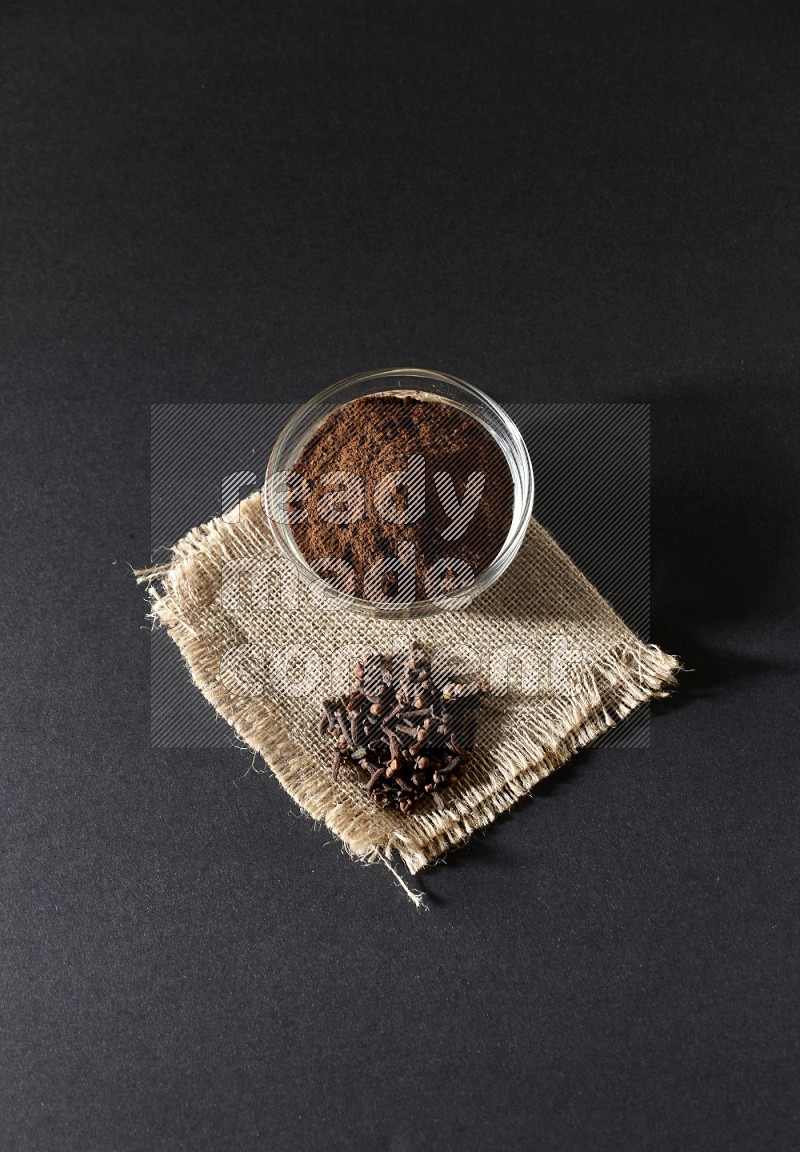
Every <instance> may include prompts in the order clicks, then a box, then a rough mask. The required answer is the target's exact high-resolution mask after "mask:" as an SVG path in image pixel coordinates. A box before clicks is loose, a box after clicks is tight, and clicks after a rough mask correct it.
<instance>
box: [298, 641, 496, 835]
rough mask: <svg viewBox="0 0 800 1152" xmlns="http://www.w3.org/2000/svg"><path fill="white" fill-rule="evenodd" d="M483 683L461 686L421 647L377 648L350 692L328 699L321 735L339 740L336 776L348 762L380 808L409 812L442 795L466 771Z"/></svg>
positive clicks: (440, 802) (358, 669)
mask: <svg viewBox="0 0 800 1152" xmlns="http://www.w3.org/2000/svg"><path fill="white" fill-rule="evenodd" d="M487 692H488V685H487V684H486V683H485V682H484V681H480V682H478V683H475V684H463V683H460V682H458V681H457V680H456V679H455V678H454V677H453V676H452V675H450V674H448V673H445V672H443V671H442V670H440V669H438V668H436V667H434V668H433V670H432V667H431V661H430V660H429V659H428V658H427V657H426V656H425V654H424V653H423V652H422V651H421V650H420V649H417V648H415V649H412V651H411V652H410V653H408V654H406V655H405V656H381V655H378V654H373V655H370V656H368V657H367V659H366V660H364V661H363V663H360V664H357V665H356V667H355V682H354V684H353V687H352V689H351V691H350V694H349V695H347V696H341V697H338V698H334V699H329V700H324V701H323V709H324V711H323V714H322V717H321V719H320V725H319V730H320V734H321V735H325V734H326V733H328V734H330V735H331V736H333V737H334V738H335V740H336V749H335V751H334V754H333V767H332V775H333V779H334V780H336V779H337V778H338V776H339V772H340V770H341V767H342V765H343V764H344V763H345V762H346V761H348V760H349V761H350V762H352V763H353V764H355V765H356V766H357V767H358V768H359V770H360V771H361V772H362V773H363V774H365V777H366V780H365V788H366V791H367V793H368V794H369V795H370V796H371V797H372V798H373V800H374V801H375V803H376V804H379V805H380V806H381V807H382V808H395V809H398V810H399V811H400V812H402V813H403V814H405V813H408V812H410V811H411V810H412V809H413V808H414V806H415V805H416V804H417V803H418V802H419V801H421V800H424V799H425V797H426V796H429V795H432V796H433V801H434V803H435V804H436V806H437V808H444V807H445V806H446V805H445V799H444V797H443V795H442V793H443V792H444V791H445V790H446V789H447V788H449V787H450V786H451V785H452V784H453V783H454V782H455V781H456V780H457V779H458V777H459V774H460V772H461V771H462V770H463V767H464V762H465V756H466V753H467V749H468V748H469V747H470V746H471V744H472V739H473V735H474V728H475V722H476V711H477V706H478V703H479V701H480V699H481V697H482V696H484V695H486V693H487Z"/></svg>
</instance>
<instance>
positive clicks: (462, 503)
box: [288, 393, 514, 600]
mask: <svg viewBox="0 0 800 1152" xmlns="http://www.w3.org/2000/svg"><path fill="white" fill-rule="evenodd" d="M293 473H294V477H295V480H296V484H297V486H296V487H295V489H294V492H293V494H292V497H291V499H290V502H289V505H288V507H289V508H290V509H291V510H292V512H293V515H292V520H293V522H292V524H291V530H292V533H293V536H294V539H295V541H296V543H297V546H298V548H299V550H300V552H301V553H302V554H303V556H304V557H305V558H306V560H307V561H308V562H309V563H310V564H311V565H312V566H314V567H315V568H316V570H317V571H318V572H319V573H320V575H321V576H323V578H324V579H326V580H328V581H329V582H330V583H332V584H334V585H335V586H337V587H339V588H341V589H343V590H344V591H347V592H349V593H351V594H353V595H357V596H361V597H365V598H367V599H373V600H375V599H382V598H399V599H428V598H433V596H434V595H435V594H437V593H438V594H441V593H443V592H444V593H446V592H448V591H453V590H458V589H460V588H462V587H468V586H469V583H470V578H469V573H471V574H472V578H473V579H474V577H476V576H478V575H480V573H481V572H483V571H484V570H485V569H486V568H487V567H488V566H489V564H491V562H492V561H493V560H494V558H495V557H496V556H497V554H498V552H499V551H500V549H501V548H502V546H503V544H504V542H505V540H506V537H507V536H508V532H509V529H510V527H511V521H512V513H513V503H514V485H513V479H512V476H511V472H510V469H509V467H508V464H507V462H506V459H505V456H504V454H503V452H502V449H501V448H500V446H499V444H498V443H497V441H496V440H495V439H494V437H493V436H492V435H491V434H490V433H489V432H488V431H487V430H486V429H485V428H484V427H483V425H482V424H480V423H479V422H478V421H477V420H475V419H474V418H473V417H472V416H470V415H469V414H468V413H466V412H465V411H463V410H461V409H459V408H456V407H453V406H452V405H450V404H447V403H444V402H440V401H436V400H428V399H421V398H419V397H417V396H414V395H410V394H401V395H395V394H390V393H385V394H375V395H372V396H363V397H360V398H359V399H357V400H353V401H351V402H350V403H347V404H344V405H342V406H341V407H339V408H337V409H336V410H335V411H333V412H332V413H331V414H330V415H329V416H328V417H327V418H326V419H325V420H324V421H323V422H322V424H321V425H320V426H319V427H318V428H317V429H316V430H315V431H314V432H313V433H312V435H311V436H310V437H309V439H308V441H307V442H306V443H305V445H304V446H303V448H302V450H301V452H300V454H299V456H298V458H297V460H296V462H295V464H294V467H293ZM298 478H299V479H298ZM398 558H402V563H401V561H400V560H399V559H398ZM343 572H344V573H346V574H347V575H348V579H347V580H343V576H342V573H343ZM412 575H413V578H414V580H415V586H414V591H413V594H410V593H409V592H408V578H409V577H410V576H412ZM348 581H349V582H348ZM404 581H405V586H404ZM404 589H405V590H404Z"/></svg>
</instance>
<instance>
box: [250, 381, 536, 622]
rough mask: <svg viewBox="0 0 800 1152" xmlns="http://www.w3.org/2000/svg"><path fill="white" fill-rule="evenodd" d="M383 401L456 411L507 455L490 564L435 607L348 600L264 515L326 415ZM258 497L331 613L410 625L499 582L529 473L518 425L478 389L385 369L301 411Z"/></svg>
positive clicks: (524, 506)
mask: <svg viewBox="0 0 800 1152" xmlns="http://www.w3.org/2000/svg"><path fill="white" fill-rule="evenodd" d="M386 394H393V395H400V396H403V395H411V396H415V397H417V398H418V399H420V400H433V401H438V402H440V403H445V404H449V405H451V406H452V407H454V408H458V409H460V410H461V411H462V412H465V413H467V414H468V415H469V416H471V417H472V418H473V419H474V420H477V421H478V423H479V424H481V425H482V426H483V427H484V428H485V429H486V431H487V432H489V433H490V434H491V435H492V437H493V438H494V439H495V440H496V442H497V443H498V445H499V446H500V448H501V450H502V452H503V455H504V456H505V459H506V462H507V464H508V468H509V471H510V472H511V478H512V481H513V485H514V503H513V510H512V518H511V527H510V528H509V531H508V535H507V536H506V539H505V543H504V544H503V546H502V547H501V549H500V551H499V552H498V553H497V555H496V556H495V558H494V560H493V561H492V562H491V563H490V564H489V566H488V567H487V568H485V569H484V570H483V571H482V572H480V573H479V574H478V575H477V576H476V577H475V580H474V582H473V583H472V585H471V586H470V587H469V589H468V590H467V591H466V592H465V591H464V590H458V591H454V592H449V593H445V594H442V595H439V596H437V597H436V599H435V600H415V601H413V602H412V603H403V604H394V605H393V604H391V603H381V602H375V601H372V600H366V599H362V598H361V597H358V596H351V595H347V594H345V593H343V592H342V591H340V590H339V589H337V588H335V587H333V585H332V584H330V583H328V582H327V581H326V580H324V579H323V578H322V577H321V576H320V575H318V574H317V573H316V572H315V571H314V569H313V568H312V567H311V565H310V564H309V563H308V561H307V560H306V559H305V557H304V556H303V554H302V553H301V552H300V550H299V548H298V547H297V544H296V543H295V540H294V536H293V535H292V526H291V524H290V523H286V522H284V521H283V520H281V519H277V518H274V517H273V516H271V515H269V508H268V504H269V501H268V499H267V498H266V494H267V493H268V492H270V491H271V484H272V482H273V480H274V478H276V477H277V475H278V474H279V473H281V472H290V471H292V469H293V467H294V464H295V463H296V461H297V458H298V457H299V455H300V453H301V452H302V450H303V446H304V445H305V443H306V441H307V440H308V438H309V436H310V435H311V434H312V432H314V431H315V430H316V429H317V428H318V427H319V426H320V424H321V423H322V422H323V421H324V420H326V419H327V417H328V416H329V415H330V414H331V412H333V411H335V409H337V408H339V407H341V405H343V404H348V403H349V402H350V401H352V400H356V399H358V398H359V397H361V396H374V395H386ZM264 493H265V508H267V512H268V516H267V519H268V520H269V524H270V527H271V529H272V533H273V535H274V537H275V541H276V543H277V545H278V548H279V549H280V551H281V552H282V553H283V555H284V556H285V557H286V558H287V559H288V560H289V561H290V563H291V564H292V566H293V568H294V569H295V571H296V572H297V573H298V575H299V576H300V577H301V578H302V579H303V580H304V581H305V582H306V584H308V585H309V586H310V587H311V588H313V589H314V591H315V593H316V594H317V595H318V596H320V597H322V599H323V600H324V601H326V603H327V605H328V606H329V607H331V608H340V609H342V610H345V611H351V612H356V613H359V614H360V615H363V616H371V617H373V618H374V617H379V618H383V619H401V620H408V619H417V618H419V617H422V616H431V615H434V614H436V613H439V612H448V611H453V610H454V609H459V608H463V607H464V606H465V604H466V603H469V602H471V601H472V600H474V599H475V597H476V596H480V594H481V593H482V592H485V591H486V589H487V588H490V587H491V586H492V584H494V583H495V581H497V580H498V579H499V578H500V577H501V576H502V574H503V573H504V572H505V570H506V569H507V568H508V566H509V564H510V563H511V561H512V560H513V559H514V557H515V556H516V554H517V552H518V551H519V548H520V545H521V544H522V541H523V538H524V536H525V532H526V530H527V527H528V522H529V520H530V517H531V509H532V507H533V469H532V467H531V461H530V456H529V455H528V449H527V447H526V445H525V441H524V440H523V439H522V436H521V434H520V432H519V429H518V428H517V426H516V424H514V422H513V420H511V419H510V418H509V416H508V415H507V414H506V413H505V412H504V411H503V409H502V408H501V407H500V406H499V405H498V404H496V403H495V402H494V400H492V399H491V398H490V397H489V396H487V395H486V394H485V393H484V392H481V391H480V389H478V388H474V387H473V386H472V385H471V384H467V383H465V382H464V381H463V380H459V379H458V378H457V377H456V376H448V375H446V374H445V373H444V372H433V371H429V370H428V369H426V368H391V369H387V370H385V371H382V372H360V373H359V374H358V375H356V376H348V377H347V379H345V380H340V381H339V382H338V383H337V384H331V385H330V387H328V388H324V389H323V390H322V391H321V392H318V393H317V395H316V396H313V397H312V398H311V399H310V400H309V401H308V402H307V403H306V404H304V405H303V406H302V407H301V408H299V409H298V410H297V412H295V413H294V415H293V416H292V417H291V418H290V419H289V420H288V422H287V423H286V424H285V426H284V428H283V430H282V431H281V433H280V435H279V436H278V439H277V440H276V442H275V446H274V448H273V449H272V454H271V455H270V458H269V463H268V465H267V474H266V480H265V484H264Z"/></svg>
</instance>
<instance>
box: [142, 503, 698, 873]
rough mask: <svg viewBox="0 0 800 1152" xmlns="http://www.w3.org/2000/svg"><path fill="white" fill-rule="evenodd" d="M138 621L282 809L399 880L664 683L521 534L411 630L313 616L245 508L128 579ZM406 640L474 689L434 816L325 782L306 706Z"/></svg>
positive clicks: (597, 605)
mask: <svg viewBox="0 0 800 1152" xmlns="http://www.w3.org/2000/svg"><path fill="white" fill-rule="evenodd" d="M137 576H138V578H139V580H140V582H144V583H146V584H147V585H148V590H149V596H150V600H151V603H152V618H153V620H154V621H155V622H156V623H157V624H159V625H162V626H163V627H165V628H166V629H167V631H168V632H169V635H170V636H171V637H172V639H173V640H174V641H175V643H176V644H177V645H178V647H179V648H180V650H181V652H182V654H183V657H184V659H185V661H186V665H187V667H188V669H189V672H190V674H191V676H192V679H193V680H194V682H195V684H196V685H197V687H198V688H199V689H200V690H201V692H202V693H203V694H204V696H205V697H206V699H208V700H209V701H210V702H211V703H212V704H213V706H214V707H215V708H216V709H217V711H218V712H219V714H220V715H221V716H222V717H224V719H225V720H227V721H228V723H229V724H231V725H232V727H233V728H234V729H235V731H236V732H237V733H238V735H239V736H240V737H241V738H242V740H244V741H245V742H246V743H247V744H248V745H249V746H250V747H251V748H252V749H253V750H254V751H255V752H256V753H258V755H259V756H261V757H263V759H264V760H265V761H266V763H267V764H268V765H269V766H270V768H271V769H272V771H273V772H274V773H275V775H276V776H277V777H278V779H279V780H280V782H281V784H282V785H283V787H284V788H285V789H286V791H287V792H288V793H289V795H290V796H291V797H292V798H293V799H294V800H295V801H296V802H297V803H298V804H299V805H300V806H301V807H302V808H304V809H305V810H306V812H308V813H309V815H311V816H312V817H313V818H314V820H318V821H321V822H322V823H324V824H326V825H327V827H328V828H330V830H331V831H332V832H333V833H334V834H335V835H336V836H337V837H339V839H340V840H341V841H342V842H343V843H344V845H345V846H346V848H347V850H348V851H349V852H350V853H351V854H352V855H353V856H355V857H358V858H359V859H361V860H365V861H377V860H382V861H384V862H386V861H387V860H389V859H390V858H391V855H392V854H393V853H397V854H398V855H399V856H400V858H401V859H402V860H403V861H404V862H405V864H406V865H407V867H408V869H409V870H410V871H411V872H412V873H413V872H417V871H418V870H419V869H421V868H423V867H424V866H425V865H426V864H429V863H430V862H431V861H433V860H435V859H436V858H437V857H438V856H440V855H441V854H442V853H444V852H446V851H447V850H448V849H450V848H453V847H455V846H456V845H458V844H460V843H462V842H463V841H464V840H466V839H467V838H468V837H469V836H470V835H471V834H472V833H473V832H474V831H475V830H476V829H478V828H480V827H482V826H484V825H486V824H488V823H490V822H491V821H492V820H494V818H495V817H496V816H498V815H500V813H502V812H504V811H506V810H507V809H508V808H510V807H511V805H512V804H513V803H514V802H515V801H516V800H517V799H519V798H520V797H521V796H524V795H525V794H526V793H527V792H529V791H530V789H531V788H532V787H533V786H534V785H535V784H536V782H537V781H539V780H541V779H543V778H544V777H545V776H547V775H549V774H550V773H551V772H552V771H553V770H554V769H556V768H558V767H559V765H561V764H563V763H564V762H565V761H566V760H567V759H568V758H569V757H570V756H571V755H572V754H573V753H574V752H576V751H577V750H578V749H579V748H581V747H583V746H584V745H586V744H588V743H589V742H590V741H591V740H593V739H594V738H595V737H596V736H598V735H599V734H600V733H601V732H603V731H604V730H605V729H607V728H609V727H611V726H612V725H613V724H615V723H617V722H618V721H619V720H620V719H621V718H622V717H624V716H625V715H627V713H629V712H630V711H631V710H632V709H634V708H636V707H637V705H639V704H641V703H642V702H643V701H645V700H648V699H650V698H651V697H653V696H658V695H663V694H664V690H665V688H666V687H667V686H669V685H670V684H671V683H672V682H673V678H674V674H675V672H676V670H677V668H678V662H677V660H676V659H675V658H674V657H672V656H669V655H667V654H665V653H664V652H662V651H661V650H660V649H658V648H656V647H655V646H653V645H648V644H644V643H643V642H642V641H641V640H639V639H638V638H637V637H636V636H635V635H634V634H633V632H631V631H630V629H628V628H627V627H626V625H625V624H624V623H623V621H622V620H621V619H620V618H619V616H617V614H616V613H615V612H614V610H613V609H612V608H611V606H610V605H609V604H608V603H607V602H606V601H605V600H604V599H603V598H602V596H601V595H600V594H599V592H598V591H597V590H596V589H595V588H594V587H593V586H592V585H591V584H590V583H589V581H588V580H586V579H585V577H584V576H583V575H582V574H581V572H580V571H579V570H578V569H577V568H576V567H575V565H574V564H573V563H572V561H571V560H570V559H569V557H567V556H566V555H565V553H564V552H563V551H562V550H561V549H560V548H559V546H558V545H557V544H556V543H555V541H554V540H553V539H552V537H551V536H550V535H549V534H548V533H547V532H546V531H545V530H544V529H543V528H542V527H541V525H539V524H537V523H536V522H535V521H532V522H531V524H530V527H529V529H528V533H527V536H526V538H525V541H524V544H523V546H522V549H521V550H520V552H519V554H518V556H517V557H516V559H515V561H514V562H513V564H512V565H511V566H510V568H509V569H508V571H507V572H506V573H505V575H504V576H503V577H502V578H501V579H500V580H499V581H498V583H497V584H495V585H494V586H493V587H492V588H491V589H490V590H489V591H488V592H486V593H484V594H483V595H482V596H480V597H479V598H478V599H477V600H476V601H475V602H474V603H473V604H472V605H470V606H469V607H467V608H465V609H463V610H461V611H459V612H456V613H450V614H445V615H439V616H431V617H428V618H425V619H422V620H417V621H400V622H398V621H391V620H389V621H387V620H371V619H367V618H364V617H361V616H357V615H353V614H352V613H346V612H341V611H336V612H331V611H325V610H324V609H323V608H322V607H321V606H320V605H319V603H317V602H315V599H314V597H313V596H310V595H308V594H307V593H306V592H305V590H304V589H303V588H302V587H299V586H298V583H297V581H296V579H295V578H294V577H293V574H292V573H291V572H290V571H289V567H288V564H287V563H286V561H285V560H284V559H283V558H282V557H281V556H279V555H278V554H277V552H276V549H275V545H274V542H273V538H272V534H271V532H270V528H269V524H268V522H267V520H266V517H265V515H264V512H263V509H262V505H261V500H260V496H259V494H258V493H255V494H253V495H252V496H250V497H248V498H247V499H246V500H245V501H243V502H242V504H240V505H239V507H238V509H237V510H236V511H235V512H234V513H233V514H232V515H231V516H229V517H222V518H219V519H217V520H214V521H212V522H211V523H209V524H205V525H203V526H201V527H198V528H195V529H193V530H192V531H191V532H189V533H188V535H186V536H185V537H183V539H182V540H180V541H179V542H178V543H177V544H176V545H175V547H174V549H173V550H172V556H171V559H170V561H169V562H168V563H166V564H164V565H162V566H160V567H159V568H154V569H148V570H145V571H143V572H140V573H137ZM412 641H414V642H416V643H420V644H422V645H423V646H424V647H425V648H426V649H427V651H428V652H429V653H430V654H435V653H437V652H442V651H444V652H447V653H452V654H453V656H454V659H456V658H458V657H459V656H460V658H461V661H462V664H461V666H462V669H463V670H464V671H465V672H470V671H472V672H475V673H477V674H479V675H482V676H487V675H488V676H489V677H490V679H491V682H492V687H493V691H494V693H495V695H494V696H492V697H491V698H490V700H489V701H488V704H487V706H484V708H483V710H482V715H481V720H480V725H479V729H478V737H477V740H476V744H475V748H474V752H473V754H472V756H471V758H470V767H469V770H468V771H467V772H466V773H465V774H464V776H463V778H462V779H461V780H460V781H459V782H458V785H457V787H456V788H455V789H453V790H451V791H449V792H448V796H447V799H448V805H447V808H446V810H445V811H439V810H438V809H437V808H436V807H435V806H434V805H433V803H432V802H425V803H424V804H423V805H422V806H420V807H419V808H418V809H417V810H416V811H415V812H414V813H413V814H411V815H408V816H401V815H399V814H395V813H393V812H390V811H381V810H379V809H378V808H377V807H376V806H375V805H374V804H373V803H372V801H371V800H370V799H369V798H368V797H367V796H366V795H365V794H364V791H363V788H362V786H361V783H360V782H359V780H358V777H357V774H356V771H355V769H350V768H348V769H343V770H342V773H341V775H340V778H339V780H338V782H337V783H334V782H333V781H332V780H331V776H330V767H329V766H330V761H331V741H330V737H322V736H320V735H319V734H318V729H317V721H318V717H319V710H320V702H321V700H322V697H323V696H327V695H330V694H331V691H332V690H334V691H335V690H337V689H338V690H340V691H343V690H344V689H345V688H346V687H347V682H348V678H349V677H348V661H353V660H355V658H356V657H357V656H358V655H360V654H364V653H366V652H369V651H375V652H384V653H389V652H396V651H399V650H401V649H402V648H403V647H407V646H409V645H410V644H411V642H412Z"/></svg>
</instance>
